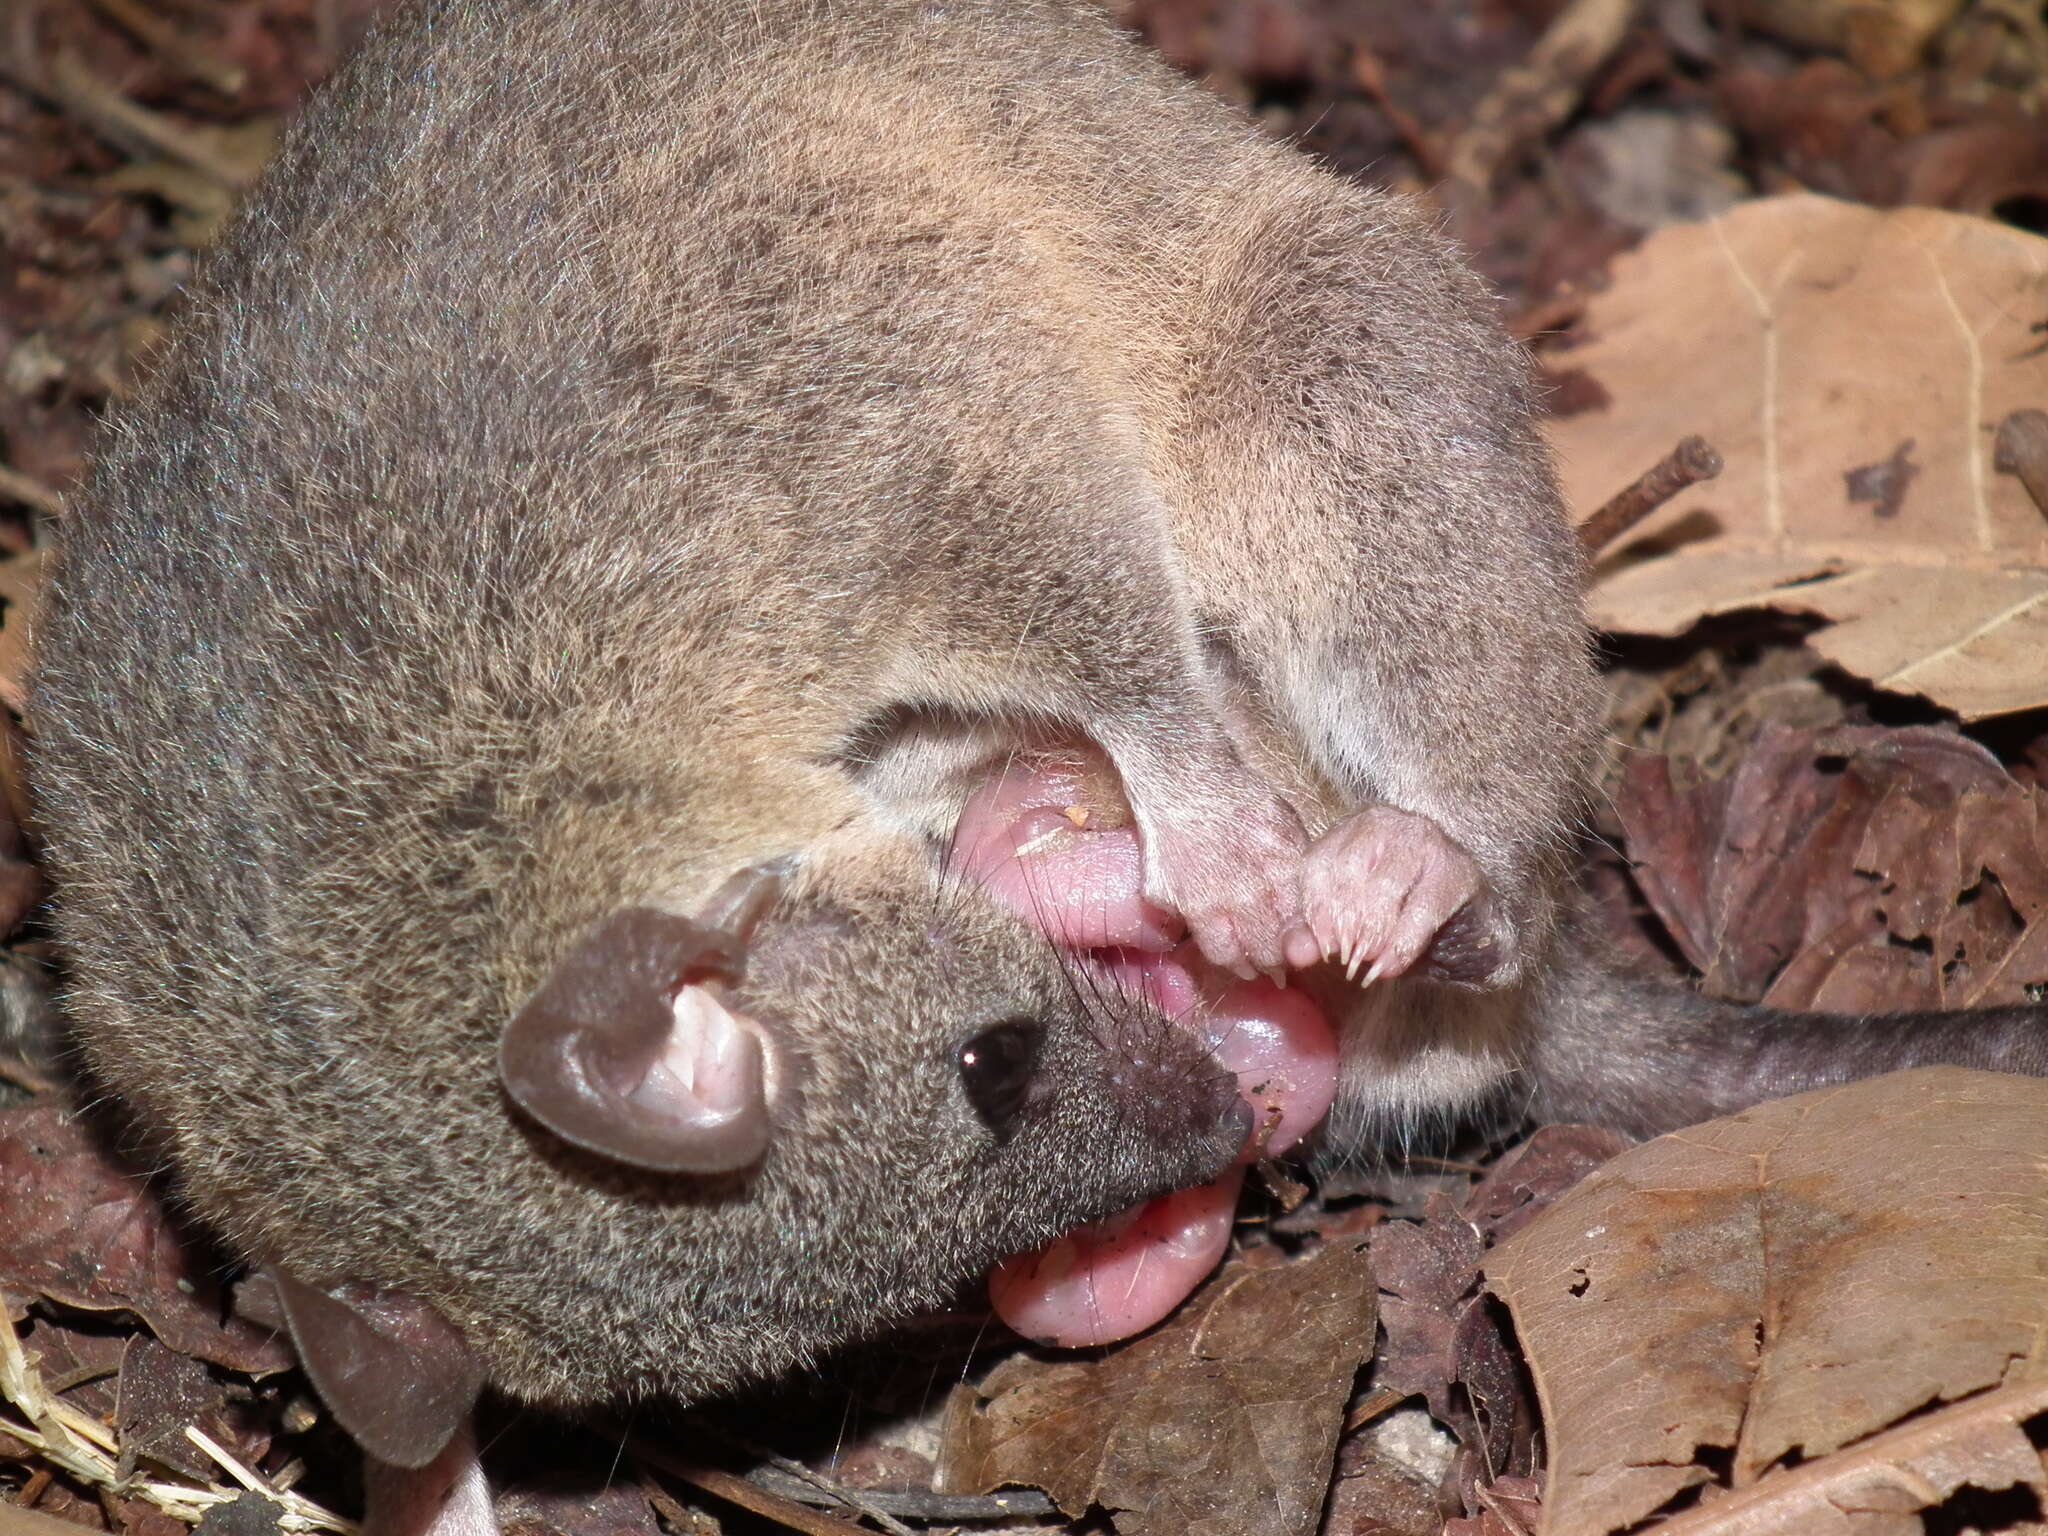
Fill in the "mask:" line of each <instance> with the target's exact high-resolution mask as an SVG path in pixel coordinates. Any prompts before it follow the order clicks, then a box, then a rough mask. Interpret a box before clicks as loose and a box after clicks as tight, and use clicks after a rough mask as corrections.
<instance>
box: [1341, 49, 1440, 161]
mask: <svg viewBox="0 0 2048 1536" xmlns="http://www.w3.org/2000/svg"><path fill="white" fill-rule="evenodd" d="M1351 78H1352V79H1354V80H1356V81H1357V82H1358V88H1359V89H1360V90H1362V91H1364V92H1365V94H1366V95H1368V96H1370V97H1371V98H1372V101H1373V105H1374V106H1376V107H1378V108H1379V109H1380V112H1381V114H1382V115H1383V116H1384V117H1385V118H1386V120H1387V121H1388V122H1389V123H1391V124H1392V125H1393V129H1394V133H1395V134H1396V136H1398V137H1399V139H1400V140H1401V142H1402V143H1403V144H1405V145H1407V147H1408V153H1409V154H1411V155H1413V156H1414V157H1415V163H1416V165H1418V166H1419V167H1421V169H1422V174H1423V175H1425V176H1427V177H1428V178H1429V179H1430V180H1431V181H1439V180H1441V179H1442V178H1443V175H1444V170H1445V163H1444V152H1443V151H1442V150H1441V149H1439V148H1438V147H1437V143H1436V140H1434V139H1433V138H1431V137H1430V136H1429V132H1428V130H1426V129H1425V128H1424V127H1423V126H1422V124H1421V122H1420V121H1419V120H1418V119H1417V118H1416V116H1415V114H1414V113H1412V112H1410V111H1409V110H1408V109H1407V108H1406V107H1404V106H1402V105H1401V103H1400V102H1398V101H1396V100H1395V99H1394V93H1393V92H1392V91H1391V90H1390V89H1388V87H1387V72H1386V70H1384V69H1383V68H1381V67H1380V56H1379V55H1378V54H1376V53H1374V52H1373V51H1372V49H1371V48H1370V47H1369V46H1368V45H1367V44H1366V43H1365V42H1364V40H1363V39H1360V40H1358V41H1355V42H1354V43H1352V45H1351Z"/></svg>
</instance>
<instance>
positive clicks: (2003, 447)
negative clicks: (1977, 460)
mask: <svg viewBox="0 0 2048 1536" xmlns="http://www.w3.org/2000/svg"><path fill="white" fill-rule="evenodd" d="M1991 466H1992V468H1994V469H1996V470H1997V471H1998V472H1999V473H2000V474H2002V475H2012V476H2014V477H2015V478H2017V479H2018V481H2019V483H2020V484H2021V485H2023V486H2025V487H2026V488H2027V494H2028V495H2029V496H2031V497H2032V498H2033V499H2034V506H2035V507H2036V508H2037V509H2038V510H2039V511H2040V513H2041V515H2042V516H2043V517H2048V412H2044V411H2032V410H2029V411H2014V412H2013V413H2012V414H2011V415H2010V416H2008V417H2006V418H2005V420H2003V421H2001V422H2000V423H1999V424H1998V437H1997V439H1996V441H1995V442H1994V443H1993V445H1992V452H1991Z"/></svg>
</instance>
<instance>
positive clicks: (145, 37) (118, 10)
mask: <svg viewBox="0 0 2048 1536" xmlns="http://www.w3.org/2000/svg"><path fill="white" fill-rule="evenodd" d="M92 4H93V9H95V10H96V11H98V12H99V13H100V14H101V15H102V16H104V17H106V18H107V20H109V21H111V22H112V23H113V24H114V25H115V26H117V27H119V28H121V29H122V30H123V31H125V32H128V33H131V34H133V35H134V37H135V38H136V39H137V40H138V41H139V42H141V43H142V44H143V46H144V47H146V48H148V49H149V50H150V51H151V52H152V53H154V54H156V55H157V57H158V58H161V59H163V60H164V61H165V62H166V63H168V64H170V65H171V67H172V68H174V69H176V70H177V71H178V72H179V73H180V74H182V75H184V76H186V77H187V78H188V79H192V80H197V81H198V82H199V83H200V84H202V85H210V86H212V87H213V88H214V89H215V90H216V91H219V92H220V93H221V95H223V96H238V95H240V94H241V91H242V87H243V86H245V85H247V84H248V83H249V72H248V71H247V70H246V69H244V68H242V66H241V65H239V64H235V63H231V62H230V61H228V60H227V59H224V58H222V57H221V56H220V55H219V54H216V53H210V52H208V51H207V50H206V49H205V48H203V47H201V46H200V45H199V44H198V43H197V42H195V41H193V40H192V39H191V38H189V37H187V36H185V35H184V33H182V32H180V31H179V30H178V29H177V28H176V27H174V26H172V25H171V24H170V23H169V22H167V21H165V20H164V19H163V18H162V17H161V16H158V15H157V14H156V13H155V12H153V11H151V10H149V9H147V8H146V7H144V6H141V5H138V4H137V3H136V0H92Z"/></svg>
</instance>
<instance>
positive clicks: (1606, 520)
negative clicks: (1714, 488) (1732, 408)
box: [1579, 437, 1721, 560]
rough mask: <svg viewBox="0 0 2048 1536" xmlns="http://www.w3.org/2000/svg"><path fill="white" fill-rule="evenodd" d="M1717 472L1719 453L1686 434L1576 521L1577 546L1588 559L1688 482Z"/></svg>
mask: <svg viewBox="0 0 2048 1536" xmlns="http://www.w3.org/2000/svg"><path fill="white" fill-rule="evenodd" d="M1720 473H1721V455H1720V454H1719V453H1717V452H1715V451H1714V448H1713V446H1712V445H1711V444H1709V443H1708V442H1707V440H1706V439H1705V438H1703V437H1688V438H1686V439H1685V440H1684V441H1683V442H1681V443H1680V444H1679V445H1678V446H1677V447H1676V448H1674V449H1672V450H1671V451H1670V452H1669V453H1667V454H1666V455H1664V457H1663V458H1662V459H1661V460H1659V461H1658V463H1657V465H1656V467H1655V468H1653V469H1652V470H1651V471H1650V472H1649V473H1648V474H1646V475H1644V476H1643V477H1642V478H1641V479H1639V480H1637V481H1636V482H1635V483H1634V484H1633V485H1631V486H1629V487H1628V489H1626V490H1624V491H1622V492H1620V493H1619V494H1617V495H1615V496H1612V497H1610V498H1609V499H1608V501H1607V503H1606V504H1605V505H1604V506H1602V507H1601V508H1600V510H1599V511H1597V512H1595V513H1594V514H1593V515H1592V516H1591V517H1589V518H1587V519H1586V520H1585V521H1584V522H1583V523H1581V524H1579V548H1580V549H1581V550H1583V551H1584V552H1585V555H1586V558H1587V559H1588V560H1590V559H1592V558H1593V557H1594V556H1595V555H1597V554H1599V553H1600V551H1601V550H1603V549H1605V548H1606V547H1607V546H1608V545H1610V544H1612V543H1613V542H1614V541H1615V540H1616V539H1618V538H1620V537H1621V536H1622V535H1623V534H1624V533H1627V532H1628V531H1629V529H1631V528H1633V527H1635V525H1636V524H1637V523H1640V522H1641V521H1642V520H1643V519H1644V518H1646V517H1648V516H1649V515H1650V514H1651V513H1652V512H1654V511H1656V510H1657V509H1658V508H1659V507H1661V506H1663V505H1664V503H1665V502H1667V501H1669V500H1670V499H1671V498H1672V497H1674V496H1676V495H1677V494H1678V493H1679V492H1680V491H1682V490H1684V489H1685V488H1686V487H1687V486H1689V485H1697V484H1699V482H1700V481H1702V480H1711V479H1713V478H1714V476H1716V475H1718V474H1720Z"/></svg>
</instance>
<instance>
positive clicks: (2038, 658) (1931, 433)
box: [1551, 195, 2048, 719]
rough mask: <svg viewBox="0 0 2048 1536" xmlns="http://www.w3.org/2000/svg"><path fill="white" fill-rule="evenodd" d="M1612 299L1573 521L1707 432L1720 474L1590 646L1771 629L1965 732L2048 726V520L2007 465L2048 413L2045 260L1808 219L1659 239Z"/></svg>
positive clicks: (1740, 223) (1948, 225) (1638, 560)
mask: <svg viewBox="0 0 2048 1536" xmlns="http://www.w3.org/2000/svg"><path fill="white" fill-rule="evenodd" d="M1613 276H1614V281H1613V286H1612V287H1611V289H1610V290H1609V291H1608V292H1606V293H1605V294H1602V295H1600V296H1598V297H1597V298H1595V299H1594V300H1593V301H1592V304H1591V306H1590V308H1589V310H1588V314H1587V325H1588V328H1589V330H1590V333H1591V339H1590V340H1589V341H1588V342H1587V343H1586V344H1585V345H1584V346H1583V347H1581V348H1578V349H1576V350H1573V351H1571V352H1569V353H1564V354H1560V356H1559V361H1560V362H1566V363H1568V364H1569V365H1570V366H1572V367H1574V368H1582V369H1584V370H1585V371H1586V372H1587V373H1589V374H1590V375H1591V376H1592V377H1593V379H1595V380H1596V381H1597V382H1598V383H1599V384H1600V385H1601V386H1602V387H1603V388H1604V390H1605V391H1606V393H1607V395H1608V396H1609V397H1610V399H1611V401H1612V404H1611V405H1610V406H1609V407H1608V408H1606V409H1604V410H1595V411H1584V412H1580V413H1578V414H1576V415H1573V416H1569V417H1564V418H1560V419H1558V420H1557V421H1555V422H1553V424H1552V427H1551V437H1552V441H1553V442H1554V444H1555V446H1556V447H1557V450H1558V453H1559V456H1560V459H1561V461H1562V468H1563V472H1564V476H1565V481H1566V489H1567V495H1568V498H1569V500H1570V503H1571V505H1572V507H1573V508H1574V510H1575V512H1576V514H1577V515H1578V516H1580V517H1584V516H1586V515H1588V514H1590V513H1591V512H1592V511H1593V509H1594V508H1595V507H1597V506H1599V504H1600V503H1601V502H1602V501H1603V500H1605V499H1606V498H1607V497H1608V496H1610V495H1612V494H1613V493H1614V492H1615V491H1616V490H1618V489H1619V488H1620V487H1622V486H1624V485H1626V484H1628V483H1629V481H1631V480H1632V479H1634V478H1635V476H1637V475H1638V474H1640V473H1642V471H1643V470H1644V469H1645V468H1647V467H1648V466H1649V465H1651V464H1653V463H1655V462H1656V461H1657V460H1658V459H1659V458H1661V457H1662V456H1663V455H1664V454H1665V453H1666V452H1667V451H1668V450H1669V449H1670V448H1671V446H1672V444H1673V443H1675V442H1677V441H1678V440H1679V439H1680V438H1682V437H1684V436H1686V435H1688V434H1691V433H1698V434H1699V435H1701V436H1703V437H1705V438H1706V439H1707V440H1708V441H1709V442H1710V443H1712V444H1713V445H1714V447H1715V448H1717V449H1719V450H1720V452H1721V455H1722V457H1723V458H1724V459H1725V460H1726V463H1727V468H1726V470H1725V471H1724V472H1723V473H1722V475H1721V476H1720V478H1719V479H1717V480H1712V481H1709V482H1706V483H1705V484H1702V485H1699V486H1695V487H1693V488H1692V489H1690V490H1688V491H1687V492H1685V493H1684V494H1683V495H1681V496H1679V497H1677V498H1675V499H1674V500H1673V502H1672V503H1671V505H1670V506H1669V507H1667V508H1665V509H1664V510H1662V511H1661V512H1659V513H1658V514H1657V516H1656V517H1655V518H1654V519H1652V520H1651V521H1650V522H1649V523H1647V524H1646V525H1645V530H1646V535H1647V536H1646V537H1645V538H1643V539H1639V540H1637V541H1635V542H1634V543H1632V544H1630V545H1629V546H1627V547H1625V548H1624V549H1623V550H1621V551H1620V552H1619V553H1617V554H1615V555H1613V556H1611V557H1610V558H1608V559H1607V560H1605V561H1603V562H1602V563H1601V565H1600V566H1599V568H1598V569H1597V570H1596V572H1595V580H1594V585H1593V588H1592V591H1591V593H1590V598H1589V600H1590V604H1591V608H1592V612H1593V616H1594V619H1595V621H1596V622H1597V623H1599V624H1600V625H1602V626H1603V627H1605V628H1608V629H1613V630H1618V631H1630V632H1636V633H1647V634H1660V635H1672V634H1677V633H1680V632H1681V631H1683V630H1684V629H1686V628H1687V627H1688V626H1690V625H1691V624H1692V623H1693V622H1694V621H1695V620H1697V619H1699V618H1701V617H1702V616H1704V615H1707V614H1712V613H1722V612H1726V611H1729V610H1731V609H1738V608H1751V607H1771V608H1777V609H1780V610H1783V611H1786V612H1791V613H1798V614H1809V615H1813V616H1815V617H1818V618H1821V619H1824V620H1827V621H1829V627H1824V628H1822V629H1821V630H1820V631H1819V632H1818V633H1816V634H1815V635H1814V636H1813V638H1812V641H1811V643H1812V645H1813V646H1814V647H1815V648H1816V649H1818V650H1819V651H1820V652H1821V653H1822V654H1824V655H1825V656H1826V657H1827V658H1828V659H1829V660H1831V661H1833V662H1835V663H1836V664H1837V665H1840V666H1842V667H1844V668H1846V669H1848V670H1849V671H1851V672H1854V673H1856V674H1857V675H1858V676H1861V677H1866V678H1868V679H1870V680H1871V681H1872V682H1875V683H1877V684H1878V685H1879V686H1881V687H1884V688H1889V689H1892V690H1895V691H1898V692H1905V693H1917V694H1921V695H1924V696H1925V697H1927V698H1930V699H1933V700H1934V701H1935V702H1937V703H1940V704H1943V705H1946V706H1947V707H1949V708H1951V709H1954V710H1956V711H1958V712H1959V713H1961V714H1962V715H1964V716H1965V717H1966V718H1971V719H1975V718H1979V717H1982V716H1987V715H1996V714H2002V713H2006V712H2009V711H2012V710H2018V709H2027V708H2032V707H2035V706H2038V705H2042V704H2048V568H2044V567H2048V519H2044V518H2043V516H2042V513H2041V512H2040V510H2039V509H2037V508H2036V507H2035V506H2034V504H2033V503H2032V501H2031V500H2029V498H2028V497H2027V494H2026V492H2025V490H2024V489H2023V488H2022V487H2021V485H2020V483H2019V481H2018V480H2016V479H2014V478H2013V477H2011V476H2009V475H2003V474H2000V473H1998V472H1997V471H1996V470H1995V469H1994V468H1993V463H1992V439H1993V434H1994V433H1995V432H1996V430H1997V427H1998V424H1999V422H2000V421H2001V420H2003V419H2004V417H2005V416H2006V415H2007V414H2008V413H2010V412H2012V411H2014V410H2016V409H2020V408H2023V407H2037V406H2039V405H2041V404H2042V402H2043V401H2044V400H2048V346H2044V345H2043V342H2042V337H2041V335H2040V334H2039V332H2038V330H2037V329H2036V327H2038V326H2039V325H2040V323H2041V322H2042V321H2043V320H2044V319H2048V240H2043V239H2041V238H2040V237H2039V236H2036V235H2031V234H2027V233H2024V232H2022V231H2020V230H2017V229H2014V228H2012V227H2010V226H2008V225H2003V224H1998V223H1995V222H1992V221H1990V220H1985V219H1977V218H1971V217H1968V216H1965V215H1962V214H1952V213H1944V212H1940V211H1938V210H1935V209H1930V208H1902V209H1894V210H1889V211H1885V210H1879V209H1872V208H1864V207H1860V206H1856V205H1853V204H1849V203H1839V202H1834V201H1831V200H1829V199H1827V198H1821V197H1812V196H1804V195H1801V196H1793V197H1780V198H1770V199H1765V200H1761V201H1757V202H1751V203H1746V204H1744V205H1743V206H1741V207H1739V208H1737V209H1735V210H1734V211H1733V212H1732V213H1730V214H1728V215H1726V216H1725V217H1723V218H1719V219H1715V220H1712V221H1710V222H1708V223H1704V224H1690V225H1680V226H1674V227H1671V228H1669V229H1666V230H1663V231H1660V232H1659V233H1657V234H1655V235H1653V236H1652V237H1651V238H1650V239H1649V240H1647V241H1645V242H1644V244H1643V245H1642V247H1641V248H1640V249H1638V250H1637V251H1635V252H1634V253H1632V254H1630V255H1627V256H1624V257H1621V258H1618V259H1617V260H1616V261H1615V263H1614V273H1613Z"/></svg>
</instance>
